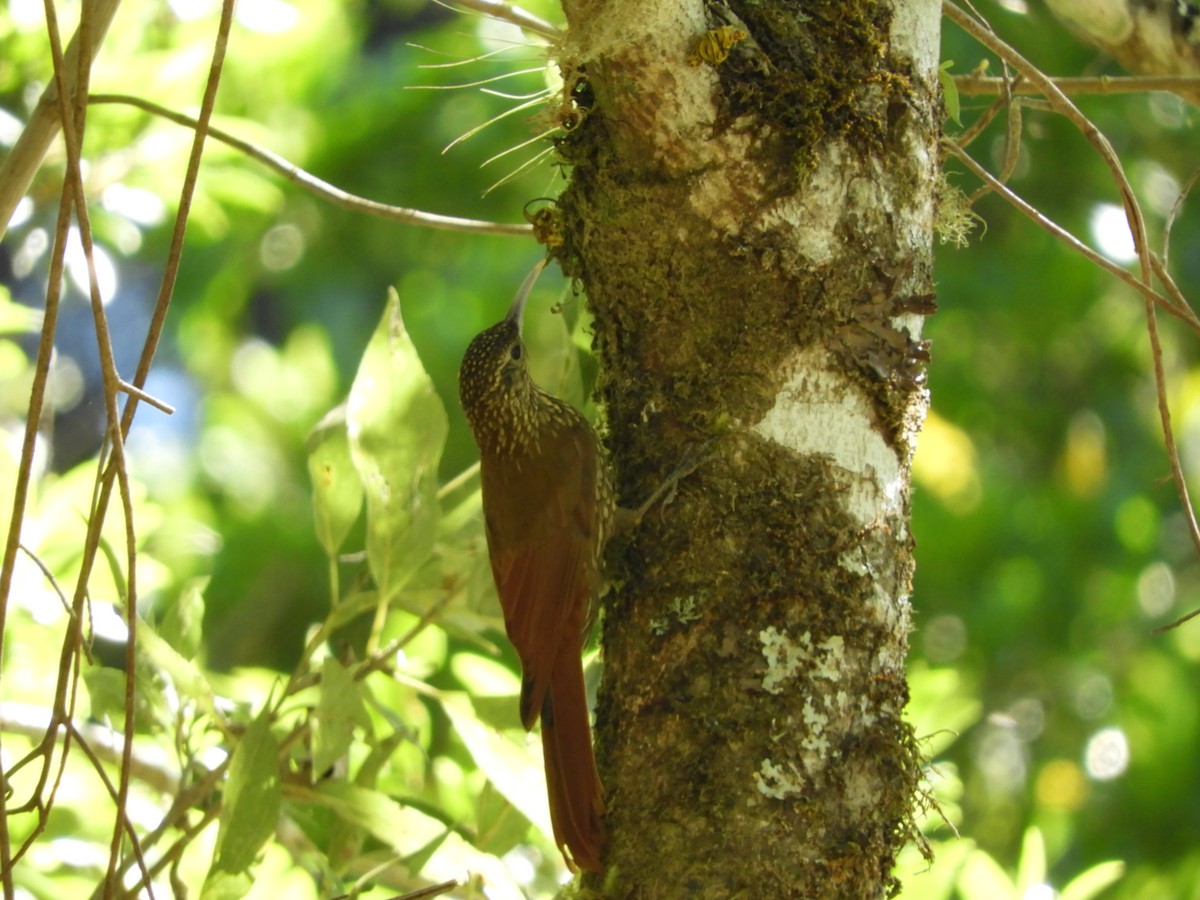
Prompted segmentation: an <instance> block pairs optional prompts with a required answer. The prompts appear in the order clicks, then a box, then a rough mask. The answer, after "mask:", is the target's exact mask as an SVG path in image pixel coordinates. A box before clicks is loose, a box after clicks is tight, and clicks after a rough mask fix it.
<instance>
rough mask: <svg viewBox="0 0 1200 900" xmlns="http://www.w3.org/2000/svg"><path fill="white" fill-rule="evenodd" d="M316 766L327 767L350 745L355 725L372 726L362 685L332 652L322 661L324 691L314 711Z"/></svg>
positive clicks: (320, 770)
mask: <svg viewBox="0 0 1200 900" xmlns="http://www.w3.org/2000/svg"><path fill="white" fill-rule="evenodd" d="M314 720H315V721H314V733H313V769H314V770H315V771H317V772H318V773H320V772H325V771H327V770H328V769H329V768H330V767H331V766H332V765H333V764H334V763H335V762H337V760H338V759H339V758H341V756H342V755H343V754H344V753H345V752H346V751H347V750H349V749H350V744H351V743H353V741H354V727H355V726H356V725H361V726H363V727H364V728H369V727H370V724H371V720H370V718H369V717H368V716H367V711H366V708H365V707H364V706H363V698H362V686H361V685H360V684H359V683H358V682H357V681H355V680H354V678H353V676H352V675H351V674H350V671H349V670H348V669H347V668H346V667H345V666H343V665H342V664H341V663H340V662H338V661H337V660H336V659H334V658H333V657H332V656H327V657H325V660H324V662H323V663H322V664H321V695H320V698H319V699H318V700H317V708H316V712H315V714H314Z"/></svg>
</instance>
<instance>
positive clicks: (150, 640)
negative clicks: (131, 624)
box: [137, 622, 224, 721]
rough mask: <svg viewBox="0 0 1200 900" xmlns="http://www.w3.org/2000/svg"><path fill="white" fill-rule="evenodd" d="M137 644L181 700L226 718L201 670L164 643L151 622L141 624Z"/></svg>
mask: <svg viewBox="0 0 1200 900" xmlns="http://www.w3.org/2000/svg"><path fill="white" fill-rule="evenodd" d="M137 645H138V650H140V651H141V652H142V653H143V654H145V656H146V658H147V659H148V660H149V662H150V665H151V667H152V668H154V669H157V670H159V671H161V672H163V673H164V674H166V675H167V676H168V677H169V678H170V679H171V681H173V682H174V683H175V689H176V690H177V691H178V692H179V695H180V696H181V697H187V698H188V699H189V700H193V701H195V702H196V703H198V704H199V705H200V708H201V709H203V710H204V711H205V712H206V713H208V715H210V716H212V718H213V719H214V720H216V721H221V720H222V719H223V718H224V717H223V716H222V714H221V713H220V712H218V710H217V704H216V699H215V696H214V694H213V689H212V685H211V684H210V683H209V681H208V679H207V678H206V677H205V676H204V673H203V672H201V671H200V667H199V666H197V665H196V664H195V663H194V662H192V660H190V659H187V658H185V657H184V656H183V655H182V654H180V653H179V651H178V650H176V649H175V648H174V647H172V646H171V645H170V644H168V643H167V642H166V641H165V640H163V638H162V637H160V636H159V635H158V633H157V632H156V631H155V630H154V628H153V627H152V626H151V625H150V624H149V623H148V622H139V623H138V630H137Z"/></svg>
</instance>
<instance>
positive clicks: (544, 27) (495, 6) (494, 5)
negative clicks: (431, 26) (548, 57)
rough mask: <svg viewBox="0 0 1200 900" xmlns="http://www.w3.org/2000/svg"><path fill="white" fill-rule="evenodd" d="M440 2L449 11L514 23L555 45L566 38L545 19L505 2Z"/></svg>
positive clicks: (459, 0)
mask: <svg viewBox="0 0 1200 900" xmlns="http://www.w3.org/2000/svg"><path fill="white" fill-rule="evenodd" d="M438 2H439V3H441V5H442V6H444V7H446V8H447V9H453V10H459V11H461V10H463V9H471V10H474V11H476V12H481V13H483V14H484V15H485V16H490V17H491V18H493V19H500V20H501V21H502V22H512V24H514V25H516V26H517V27H519V28H521V29H523V30H524V31H530V32H533V33H534V34H540V35H541V36H542V37H544V38H546V39H547V40H549V41H551V42H553V43H558V42H559V41H561V40H562V39H563V37H564V35H563V32H562V29H560V28H556V27H555V26H554V25H551V24H550V23H549V22H547V21H546V20H545V19H540V18H538V17H537V16H535V15H534V14H533V13H531V12H529V11H528V10H524V9H522V8H521V7H519V6H514V5H513V4H511V3H505V2H503V0H453V2H443V0H438Z"/></svg>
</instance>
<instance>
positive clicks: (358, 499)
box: [307, 403, 363, 558]
mask: <svg viewBox="0 0 1200 900" xmlns="http://www.w3.org/2000/svg"><path fill="white" fill-rule="evenodd" d="M307 447H308V475H309V477H310V478H311V479H312V485H313V518H314V519H315V528H316V533H317V540H318V541H320V542H321V546H322V548H324V550H325V554H326V555H327V556H329V557H330V558H333V557H336V556H337V554H338V551H339V550H340V549H341V547H342V544H343V543H344V542H345V540H346V536H347V535H348V534H349V533H350V529H351V528H353V527H354V523H355V522H356V521H358V515H359V512H360V511H361V510H362V503H363V487H362V481H361V480H360V479H359V477H358V472H357V471H356V470H355V468H354V461H353V460H352V459H351V458H350V438H349V436H348V435H347V434H346V404H344V403H343V404H341V405H340V406H336V407H334V408H333V409H331V410H330V411H329V412H328V413H326V414H325V417H324V418H323V419H321V421H320V422H318V423H317V425H316V427H315V428H313V430H312V432H311V433H310V434H309V436H308V444H307Z"/></svg>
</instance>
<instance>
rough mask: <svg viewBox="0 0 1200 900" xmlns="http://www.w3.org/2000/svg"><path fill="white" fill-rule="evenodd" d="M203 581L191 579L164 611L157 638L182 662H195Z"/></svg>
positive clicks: (201, 623)
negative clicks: (182, 660) (175, 652)
mask: <svg viewBox="0 0 1200 900" xmlns="http://www.w3.org/2000/svg"><path fill="white" fill-rule="evenodd" d="M207 587H208V579H207V578H193V579H192V580H191V581H189V582H188V583H187V584H185V585H184V586H183V590H182V591H181V592H180V594H179V597H178V598H177V599H176V600H175V602H174V603H173V604H171V606H170V608H168V609H167V612H166V615H164V616H163V619H162V622H161V623H159V625H158V635H159V637H161V638H162V639H163V640H164V641H166V642H167V644H169V645H170V646H171V647H172V648H174V649H175V650H176V651H178V653H179V655H180V656H182V657H183V658H184V659H195V658H196V655H197V654H198V653H199V652H200V647H201V645H202V643H203V637H204V631H203V628H204V590H205V588H207Z"/></svg>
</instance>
